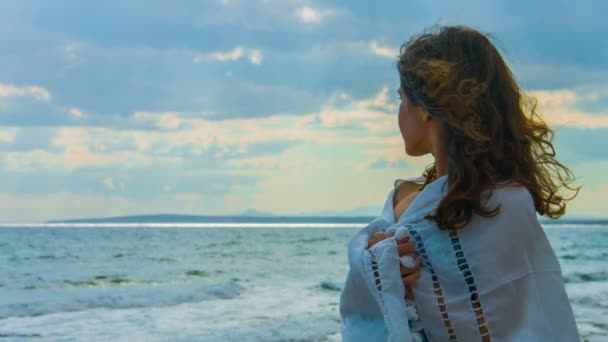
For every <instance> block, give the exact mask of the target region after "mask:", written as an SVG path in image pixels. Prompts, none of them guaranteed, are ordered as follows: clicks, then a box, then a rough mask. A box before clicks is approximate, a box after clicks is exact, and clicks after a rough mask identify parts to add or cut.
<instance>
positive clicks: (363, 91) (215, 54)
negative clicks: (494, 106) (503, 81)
mask: <svg viewBox="0 0 608 342" xmlns="http://www.w3.org/2000/svg"><path fill="white" fill-rule="evenodd" d="M606 12H608V3H607V2H605V1H601V0H597V1H576V2H573V1H563V0H556V1H529V0H513V1H492V2H490V1H481V0H479V1H459V2H455V1H449V0H442V1H439V0H413V1H382V2H372V1H367V0H366V1H364V0H349V1H336V0H325V1H308V0H202V1H201V0H198V1H189V0H186V1H179V2H175V1H149V0H147V1H140V0H130V1H122V0H105V1H81V0H73V1H72V0H64V1H30V0H22V1H2V2H0V203H2V205H1V206H0V221H3V222H4V221H6V222H39V221H44V220H54V219H68V218H83V217H107V216H119V215H141V214H157V213H175V214H194V215H229V214H235V213H242V212H244V211H246V210H256V211H260V212H263V213H271V214H275V215H291V214H311V215H317V214H323V215H325V214H328V215H332V214H335V215H359V216H364V215H379V214H380V209H381V208H382V206H383V205H384V202H385V200H386V196H387V195H388V193H389V191H390V190H391V189H392V187H393V182H394V180H395V179H397V178H407V177H413V176H418V175H420V174H421V172H422V170H423V169H424V167H425V166H427V165H428V164H429V163H431V161H432V159H430V158H429V157H428V156H427V157H422V158H412V157H408V156H406V154H405V151H404V146H403V140H402V138H401V136H400V133H399V129H398V126H397V107H398V101H399V100H398V95H397V93H396V90H397V87H398V80H399V79H398V74H397V72H396V67H395V62H396V56H397V52H398V48H399V47H400V45H401V44H402V43H404V42H405V41H407V40H408V39H409V38H410V37H411V36H412V35H414V34H417V33H419V32H421V31H423V30H424V29H426V28H429V27H431V26H433V25H453V24H464V25H469V26H472V27H474V28H477V29H480V30H482V31H484V32H488V33H491V34H492V35H493V36H494V37H495V42H496V44H497V46H498V47H499V49H500V50H501V52H502V53H503V55H504V57H505V59H506V60H507V62H508V63H509V65H510V66H511V68H512V70H513V72H514V73H515V75H516V77H517V79H518V81H519V82H520V85H521V87H522V88H523V89H524V90H525V91H526V93H527V94H529V95H531V96H534V97H536V98H537V99H538V103H539V112H540V114H541V115H542V117H543V118H544V119H545V120H546V121H547V122H548V123H549V124H550V125H551V127H552V128H553V129H555V131H556V138H555V144H556V148H557V156H558V159H559V160H560V161H562V162H563V163H565V164H566V165H568V166H569V167H570V168H571V169H572V170H573V172H574V173H575V175H576V177H577V180H578V184H581V185H583V189H582V190H581V192H580V195H579V197H578V198H577V199H576V200H574V201H572V202H571V203H570V204H569V206H568V215H570V216H593V217H605V216H608V210H607V209H606V208H607V205H606V203H608V177H606V170H608V153H606V151H607V150H608V109H607V108H608V107H607V105H608V41H607V40H606V36H607V35H608V23H606V20H605V13H606Z"/></svg>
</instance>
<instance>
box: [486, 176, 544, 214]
mask: <svg viewBox="0 0 608 342" xmlns="http://www.w3.org/2000/svg"><path fill="white" fill-rule="evenodd" d="M485 194H486V196H487V195H490V197H489V198H487V197H486V200H487V202H488V205H490V206H496V205H500V212H501V213H503V214H506V215H510V214H512V213H522V212H523V211H528V212H531V213H534V212H535V205H534V199H533V197H532V194H531V193H530V191H529V190H528V188H527V187H525V186H524V185H522V184H520V183H517V182H512V181H506V182H501V183H498V184H497V185H496V186H494V187H493V188H492V191H490V192H488V191H486V193H485Z"/></svg>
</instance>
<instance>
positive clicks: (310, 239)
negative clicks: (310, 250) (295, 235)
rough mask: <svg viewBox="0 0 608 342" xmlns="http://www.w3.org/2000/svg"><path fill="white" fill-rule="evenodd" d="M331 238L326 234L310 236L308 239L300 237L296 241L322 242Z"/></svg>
mask: <svg viewBox="0 0 608 342" xmlns="http://www.w3.org/2000/svg"><path fill="white" fill-rule="evenodd" d="M329 240H330V238H328V237H326V236H324V237H314V238H308V239H299V240H296V242H301V243H314V242H322V241H329Z"/></svg>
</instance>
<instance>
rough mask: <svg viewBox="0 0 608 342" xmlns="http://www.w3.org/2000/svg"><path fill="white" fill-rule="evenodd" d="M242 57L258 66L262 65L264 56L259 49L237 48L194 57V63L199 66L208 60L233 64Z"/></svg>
mask: <svg viewBox="0 0 608 342" xmlns="http://www.w3.org/2000/svg"><path fill="white" fill-rule="evenodd" d="M243 57H247V59H248V60H249V62H250V63H251V64H255V65H259V64H262V60H263V59H264V54H263V53H262V50H260V49H253V48H245V47H242V46H237V47H235V48H234V49H232V50H230V51H226V52H212V53H204V54H198V55H195V56H194V63H195V64H200V63H202V62H204V61H209V60H215V61H218V62H234V61H238V60H240V59H241V58H243Z"/></svg>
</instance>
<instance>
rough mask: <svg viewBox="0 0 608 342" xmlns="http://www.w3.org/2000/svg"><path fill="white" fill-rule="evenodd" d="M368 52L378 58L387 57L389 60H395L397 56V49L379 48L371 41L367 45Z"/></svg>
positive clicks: (379, 46) (378, 45) (376, 43)
mask: <svg viewBox="0 0 608 342" xmlns="http://www.w3.org/2000/svg"><path fill="white" fill-rule="evenodd" d="M369 51H370V52H371V53H372V54H374V55H378V56H383V57H389V58H397V56H398V55H399V50H398V49H393V48H390V47H386V46H381V45H380V44H378V42H376V41H372V42H370V44H369Z"/></svg>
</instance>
